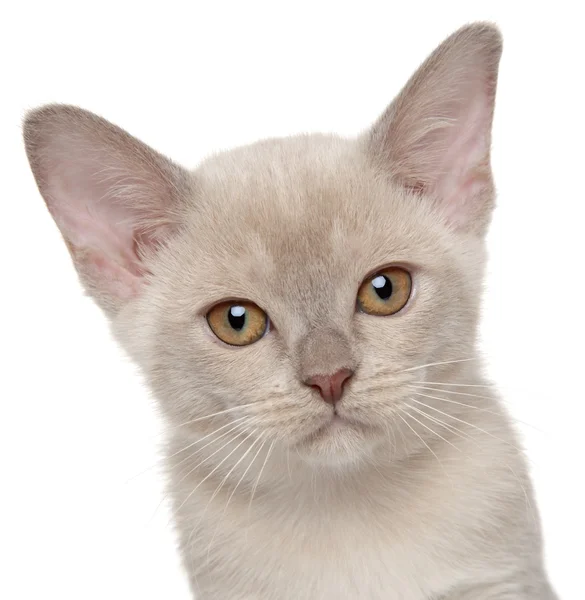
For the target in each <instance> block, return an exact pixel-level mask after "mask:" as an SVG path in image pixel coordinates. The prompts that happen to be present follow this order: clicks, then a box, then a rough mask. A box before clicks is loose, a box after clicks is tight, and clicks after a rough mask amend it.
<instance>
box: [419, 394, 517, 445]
mask: <svg viewBox="0 0 585 600" xmlns="http://www.w3.org/2000/svg"><path fill="white" fill-rule="evenodd" d="M419 395H423V394H419ZM411 400H412V401H413V402H416V403H417V404H420V405H421V406H425V407H426V408H430V409H431V410H434V411H436V412H438V413H440V414H442V415H444V416H445V417H448V418H449V419H453V420H455V421H458V422H459V423H462V424H463V425H467V426H468V427H472V428H473V429H477V431H481V432H482V433H485V435H488V436H490V437H492V438H494V439H495V440H498V441H499V442H502V443H503V444H506V445H508V446H511V447H512V448H514V449H515V450H517V451H518V452H520V453H522V450H521V449H520V448H518V447H517V446H515V445H514V444H511V443H510V442H507V441H506V440H504V439H502V438H500V437H498V436H497V435H494V434H493V433H490V432H489V431H486V430H485V429H482V428H481V427H477V425H473V423H468V422H467V421H464V420H463V419H459V418H458V417H454V416H453V415H450V414H449V413H446V412H444V411H442V410H439V409H438V408H435V407H434V406H431V405H430V404H425V403H424V402H421V401H420V400H416V399H415V398H411Z"/></svg>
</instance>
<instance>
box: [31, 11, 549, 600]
mask: <svg viewBox="0 0 585 600" xmlns="http://www.w3.org/2000/svg"><path fill="white" fill-rule="evenodd" d="M500 54H501V38H500V34H499V32H498V31H497V30H496V29H495V28H494V27H493V26H491V25H486V24H481V23H480V24H475V25H471V26H467V27H464V28H462V29H460V30H459V31H457V32H456V33H454V34H453V35H452V36H451V37H449V38H448V39H447V40H446V41H445V42H444V43H443V44H442V45H441V46H440V47H439V48H438V49H437V50H436V51H435V52H434V53H433V54H432V55H431V56H430V58H428V59H427V61H426V62H425V63H424V64H423V65H422V66H421V67H420V69H419V70H418V71H417V72H416V74H415V75H414V76H413V77H412V79H411V80H410V81H409V82H408V84H407V85H406V87H405V88H404V89H403V90H402V92H401V93H400V94H399V95H398V97H397V98H396V99H395V100H394V102H393V103H392V104H391V105H390V107H389V108H388V109H387V110H386V112H385V113H384V114H383V115H382V116H381V118H380V119H379V120H378V121H377V123H376V124H375V125H374V126H373V127H372V128H371V129H370V130H369V131H367V132H366V133H364V134H362V135H359V136H358V137H356V138H355V139H343V138H340V137H336V136H332V135H306V136H297V137H291V138H287V139H273V140H267V141H262V142H258V143H256V144H252V145H251V146H248V147H245V148H238V149H235V150H232V151H231V152H227V153H222V154H219V155H217V156H214V157H213V158H210V159H208V160H206V161H204V162H203V164H201V165H200V166H199V167H198V168H197V169H196V170H195V171H193V172H190V171H187V170H185V169H183V168H181V167H180V166H178V165H176V164H174V163H173V162H171V161H170V160H168V159H166V158H165V157H163V156H161V155H160V154H158V153H156V152H155V151H154V150H151V149H150V148H148V147H147V146H146V145H144V144H143V143H141V142H140V141H138V140H137V139H135V138H133V137H131V136H130V135H128V134H127V133H125V132H124V131H122V130H121V129H119V128H118V127H116V126H114V125H112V124H110V123H108V122H107V121H105V120H103V119H101V118H100V117H97V116H96V115H93V114H91V113H89V112H86V111H84V110H81V109H79V108H75V107H71V106H60V105H54V106H45V107H42V108H40V109H38V110H35V111H33V112H31V113H30V114H29V115H28V116H27V118H26V122H25V125H24V137H25V141H26V150H27V153H28V158H29V160H30V164H31V167H32V171H33V173H34V176H35V178H36V181H37V184H38V186H39V190H40V192H41V194H42V196H43V197H44V199H45V201H46V203H47V206H48V208H49V211H50V212H51V214H52V216H53V218H54V219H55V221H56V223H57V224H58V226H59V228H60V230H61V232H62V234H63V237H64V238H65V241H66V243H67V246H68V248H69V251H70V253H71V256H72V257H73V261H74V263H75V267H76V269H77V271H78V273H79V276H80V278H81V281H82V282H83V284H84V285H85V287H86V288H87V290H88V292H89V293H90V294H91V295H92V296H93V297H94V298H95V300H96V302H97V303H98V304H99V305H100V306H101V308H102V309H103V310H104V311H105V313H106V314H107V315H108V317H109V318H110V320H111V324H112V328H113V331H114V334H115V336H116V338H117V339H118V340H119V342H120V344H121V345H122V346H123V347H124V348H125V349H126V350H127V351H128V352H129V354H130V355H131V356H132V357H133V359H134V360H135V361H136V363H137V364H138V365H140V367H141V369H142V371H143V373H144V375H145V377H146V379H147V381H148V383H149V385H150V386H151V388H152V390H153V391H154V393H155V395H156V397H157V398H158V400H159V402H160V406H161V408H162V411H163V414H164V417H165V419H166V420H168V422H169V424H170V431H171V434H170V437H169V440H168V450H167V455H166V463H167V465H168V473H169V475H170V477H169V490H170V493H171V495H172V498H173V509H174V517H175V523H176V526H177V530H178V534H179V538H180V547H181V552H182V556H183V560H184V565H185V568H186V570H187V572H188V575H189V578H190V582H191V586H192V589H193V594H194V595H195V596H196V597H197V598H199V599H200V600H210V599H213V600H220V599H221V600H300V599H304V598H307V599H311V600H313V599H315V600H317V599H319V600H350V599H351V600H356V599H360V600H361V599H364V600H392V599H393V600H405V599H406V600H438V599H443V600H464V599H465V600H482V599H486V600H487V599H500V600H503V599H510V600H512V599H514V600H520V599H523V600H524V599H526V600H528V599H529V598H530V599H536V598H538V599H540V600H544V599H547V600H550V599H553V598H555V594H554V592H553V591H552V589H551V587H550V585H549V583H548V582H547V577H546V575H545V572H544V568H543V559H542V543H541V533H540V526H539V517H538V513H537V509H536V508H535V503H534V499H533V493H532V488H531V484H530V480H529V477H528V475H527V468H526V464H525V461H524V458H523V456H522V453H521V452H520V451H519V450H518V449H517V440H516V435H515V433H514V431H513V430H512V427H511V425H510V420H509V418H508V417H507V416H506V413H505V412H504V409H503V407H502V405H501V404H500V401H499V399H498V397H497V394H496V393H495V391H494V390H493V388H492V387H491V386H490V385H489V384H488V383H486V380H485V379H484V378H483V376H482V374H481V365H480V363H479V362H478V360H477V359H476V356H477V354H476V344H477V329H478V313H479V305H480V291H481V285H482V279H483V273H484V268H485V261H486V252H485V234H486V229H487V227H488V224H489V220H490V215H491V212H492V208H493V205H494V188H493V184H492V175H491V170H490V159H489V155H490V131H491V124H492V115H493V107H494V97H495V93H496V80H497V71H498V63H499V60H500Z"/></svg>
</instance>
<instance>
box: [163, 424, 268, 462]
mask: <svg viewBox="0 0 585 600" xmlns="http://www.w3.org/2000/svg"><path fill="white" fill-rule="evenodd" d="M252 421H253V422H256V419H253V420H252ZM249 424H250V423H248V422H245V423H238V424H237V425H236V426H235V427H232V428H231V429H228V430H227V431H224V433H222V434H221V435H218V436H217V437H216V438H213V439H212V440H211V441H210V442H207V444H205V445H204V446H201V448H199V449H197V450H195V451H194V452H192V453H191V454H189V455H188V456H186V457H185V458H183V459H182V460H180V461H179V462H178V463H176V464H175V465H174V466H175V467H178V466H179V465H180V464H182V463H184V462H186V461H189V460H191V459H192V458H194V457H195V456H197V455H198V454H199V453H200V452H201V451H202V450H204V449H205V448H207V447H208V446H211V444H215V443H216V442H218V441H219V440H221V439H222V438H224V437H225V436H226V435H229V434H230V433H231V432H232V431H235V430H236V429H242V430H243V431H244V432H245V431H247V426H248V425H249ZM238 435H239V434H238ZM236 437H237V436H236Z"/></svg>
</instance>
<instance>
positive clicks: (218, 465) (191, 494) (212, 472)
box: [175, 429, 257, 513]
mask: <svg viewBox="0 0 585 600" xmlns="http://www.w3.org/2000/svg"><path fill="white" fill-rule="evenodd" d="M256 431H257V430H256V429H255V430H254V431H252V432H251V433H250V434H249V435H247V436H246V437H245V438H244V439H243V440H242V441H241V442H240V443H239V444H238V445H237V446H236V447H235V448H234V449H233V450H232V451H231V452H230V453H229V454H228V455H227V456H225V457H224V458H223V459H222V460H221V461H220V462H219V463H218V464H217V465H216V466H215V467H214V468H213V470H212V471H210V472H209V473H208V474H207V475H206V476H205V477H204V478H203V479H202V480H201V481H200V482H199V483H198V484H197V485H196V486H195V487H194V488H193V489H192V490H191V491H190V492H189V494H188V495H187V497H186V498H185V499H184V500H183V502H181V504H180V505H179V508H177V510H176V511H175V513H179V511H180V510H181V508H183V506H184V505H185V503H186V502H188V500H189V498H191V496H193V494H194V493H195V492H196V491H197V489H198V488H199V486H201V485H202V484H203V483H205V482H206V481H207V480H208V479H209V478H210V477H211V476H212V475H213V474H214V473H215V472H216V471H217V470H218V469H219V468H220V467H221V465H223V463H224V462H225V461H226V460H227V459H228V458H229V457H230V456H231V455H232V454H233V453H234V452H235V451H236V450H237V449H238V448H239V447H240V446H241V445H242V444H243V443H244V442H245V441H246V440H247V439H248V438H249V437H250V436H252V435H253V434H254V433H255V432H256ZM232 441H233V440H230V441H229V442H228V444H229V443H230V442H232ZM228 444H225V445H226V446H227V445H228ZM224 447H225V446H222V447H221V448H220V450H221V449H222V448H224ZM217 452H219V451H216V452H214V454H217ZM211 456H213V454H212V455H211ZM211 456H209V457H208V458H207V459H206V460H205V461H204V462H206V461H207V460H209V458H211ZM202 464H203V463H199V465H198V466H200V465H202Z"/></svg>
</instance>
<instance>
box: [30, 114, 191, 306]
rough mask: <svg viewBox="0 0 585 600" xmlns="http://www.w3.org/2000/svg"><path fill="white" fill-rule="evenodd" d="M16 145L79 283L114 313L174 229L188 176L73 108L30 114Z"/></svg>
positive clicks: (135, 288) (186, 191) (137, 287)
mask: <svg viewBox="0 0 585 600" xmlns="http://www.w3.org/2000/svg"><path fill="white" fill-rule="evenodd" d="M24 140H25V146H26V152H27V156H28V159H29V162H30V166H31V169H32V171H33V174H34V177H35V179H36V182H37V185H38V188H39V191H40V193H41V195H42V196H43V198H44V200H45V202H46V204H47V207H48V209H49V211H50V213H51V215H52V216H53V218H54V220H55V222H56V223H57V226H58V227H59V229H60V231H61V233H62V235H63V237H64V239H65V242H66V244H67V247H68V248H69V251H70V253H71V256H72V258H73V261H74V264H75V267H76V269H77V271H78V273H79V275H80V278H81V280H82V282H83V283H84V285H85V287H86V288H87V290H88V291H89V293H90V294H91V295H92V296H94V298H95V299H96V301H97V302H98V304H100V305H101V306H102V308H104V309H106V311H107V312H110V313H115V312H116V311H117V310H118V309H119V308H120V307H121V306H123V305H124V304H125V303H126V302H128V301H129V300H130V299H132V298H134V297H136V296H137V295H138V294H139V293H140V291H141V289H142V287H143V285H144V282H145V278H144V276H145V274H146V273H147V272H148V265H147V260H146V259H147V258H148V257H150V256H152V253H153V252H156V250H157V249H158V248H159V246H160V245H161V244H164V243H165V241H166V239H167V238H168V237H169V236H170V235H172V233H173V231H174V230H175V229H176V228H177V227H178V226H179V224H180V221H181V207H182V205H183V203H184V201H185V198H186V197H187V196H188V195H189V194H190V191H191V188H192V181H191V176H190V174H189V173H188V172H187V171H185V170H184V169H182V168H181V167H179V166H177V165H175V164H174V163H172V162H171V161H170V160H169V159H167V158H165V157H164V156H162V155H161V154H159V153H158V152H155V151H154V150H152V149H151V148H149V147H148V146H147V145H145V144H143V143H142V142H140V141H139V140H137V139H136V138H134V137H132V136H131V135H129V134H128V133H126V132H125V131H123V130H122V129H120V128H119V127H116V126H115V125H112V124H111V123H109V122H108V121H106V120H104V119H102V118H101V117H98V116H97V115H94V114H93V113H90V112H88V111H85V110H82V109H80V108H77V107H74V106H65V105H49V106H45V107H42V108H40V109H37V110H34V111H32V112H30V113H29V114H28V115H27V116H26V119H25V122H24Z"/></svg>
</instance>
